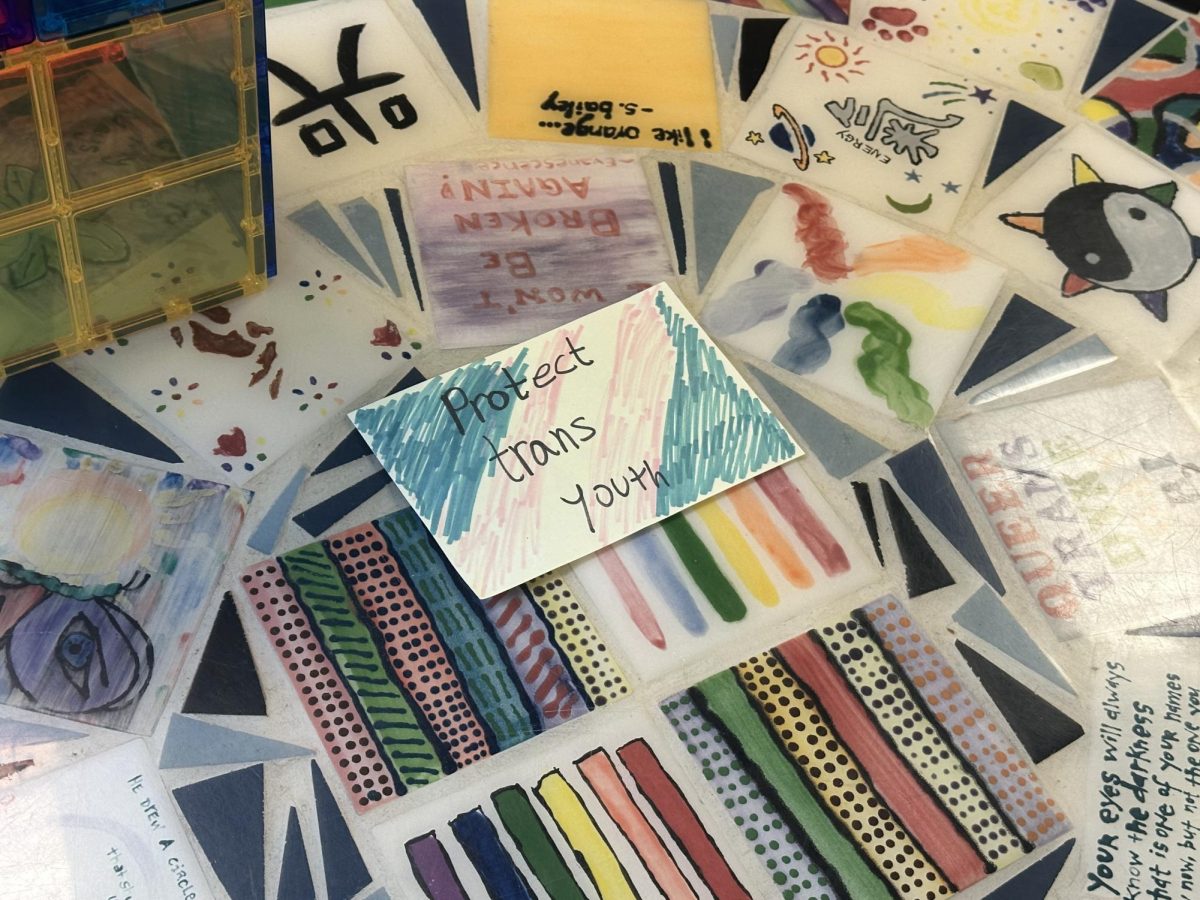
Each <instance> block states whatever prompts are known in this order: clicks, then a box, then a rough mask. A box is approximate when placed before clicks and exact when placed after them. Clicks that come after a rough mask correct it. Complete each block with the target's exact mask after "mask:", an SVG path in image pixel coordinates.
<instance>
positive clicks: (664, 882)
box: [575, 750, 696, 900]
mask: <svg viewBox="0 0 1200 900" xmlns="http://www.w3.org/2000/svg"><path fill="white" fill-rule="evenodd" d="M575 766H576V768H578V769H579V772H580V774H581V775H583V779H584V781H586V782H587V783H588V787H590V788H591V789H592V793H594V794H595V795H596V797H597V799H598V800H599V801H600V802H601V804H603V806H604V811H605V812H607V813H608V817H609V818H610V819H612V820H613V822H615V823H616V825H617V827H618V828H619V829H621V833H622V834H623V835H624V836H625V838H626V839H627V840H628V841H629V843H630V844H632V845H633V847H634V848H635V849H636V850H637V855H638V857H639V858H640V859H641V860H642V863H643V864H644V865H645V866H646V871H647V872H649V873H650V877H651V878H653V879H654V883H655V884H656V885H658V889H659V890H660V891H662V892H663V895H664V896H666V897H670V898H672V900H675V898H676V897H679V898H688V897H691V898H695V897H696V892H695V891H694V890H693V889H692V886H691V885H690V884H689V883H688V880H687V878H686V877H685V876H684V874H683V872H681V871H680V869H679V865H678V864H677V863H676V862H675V858H674V857H673V856H671V854H670V852H668V850H667V848H666V846H665V845H664V844H663V842H662V839H661V838H660V837H659V836H658V832H656V831H655V830H654V828H653V827H652V826H651V825H650V823H649V822H648V821H647V820H646V816H645V815H644V814H643V813H642V810H641V809H640V808H639V807H638V805H637V804H636V803H634V802H633V797H632V795H630V793H629V789H628V788H627V787H625V783H624V782H623V781H621V776H620V775H619V774H617V770H616V768H615V767H614V766H613V764H612V760H611V759H610V758H609V756H608V754H607V753H606V752H605V751H604V750H594V751H593V752H591V753H589V754H588V755H587V756H585V757H583V758H582V759H580V760H578V761H577V762H576V763H575Z"/></svg>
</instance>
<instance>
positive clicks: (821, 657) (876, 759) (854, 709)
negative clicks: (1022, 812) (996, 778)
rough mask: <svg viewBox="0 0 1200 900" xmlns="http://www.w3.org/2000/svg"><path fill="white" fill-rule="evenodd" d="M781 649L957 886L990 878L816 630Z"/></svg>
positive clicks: (876, 783)
mask: <svg viewBox="0 0 1200 900" xmlns="http://www.w3.org/2000/svg"><path fill="white" fill-rule="evenodd" d="M775 652H776V653H777V654H778V655H779V657H780V659H782V660H783V661H784V663H786V664H787V666H788V667H789V668H790V669H791V670H792V672H793V673H795V675H796V676H797V677H799V678H800V679H801V680H802V681H803V682H804V683H805V685H806V686H807V688H808V689H809V690H810V691H812V692H813V693H814V694H815V695H816V697H817V699H818V700H819V701H820V702H821V705H822V706H823V707H824V708H825V713H826V714H827V715H828V716H829V721H830V722H831V723H832V724H833V727H834V728H835V729H837V733H838V735H839V736H840V737H841V739H842V740H843V741H844V742H845V744H846V746H847V747H848V748H849V749H850V750H851V751H852V752H853V753H854V756H855V757H856V758H857V760H858V763H859V765H861V766H862V768H863V771H864V774H865V775H867V777H868V778H869V779H870V780H871V783H872V784H873V785H874V786H875V789H876V790H877V791H878V792H879V795H880V797H882V798H883V800H884V802H885V803H887V805H888V807H890V808H891V810H892V812H894V813H895V814H896V816H897V817H898V818H899V819H900V821H901V822H902V823H903V824H904V827H905V828H906V829H907V830H908V832H909V834H911V835H912V836H913V838H914V839H915V840H916V842H917V844H918V845H919V846H921V847H922V848H924V850H925V852H926V853H928V854H929V856H930V857H931V858H932V859H933V861H934V862H935V863H936V864H937V866H938V868H940V869H941V870H942V872H943V873H945V875H946V877H947V878H948V879H949V880H950V881H951V882H952V883H953V885H954V887H955V888H956V889H958V890H960V891H961V890H962V889H963V888H965V887H967V886H968V885H971V884H974V883H975V882H977V881H979V880H980V879H982V878H984V877H985V876H986V875H987V868H986V866H985V865H984V861H983V858H982V857H981V856H979V854H978V853H977V852H976V850H975V848H974V847H973V846H972V845H971V843H970V842H969V841H968V840H967V839H966V838H965V837H963V836H962V834H961V833H960V832H959V831H958V829H957V828H956V827H955V825H954V822H953V820H951V818H950V817H949V816H948V815H947V814H946V812H945V810H943V809H942V808H941V807H940V806H939V805H938V804H937V802H936V801H935V800H934V799H933V797H931V796H930V795H929V793H928V792H927V791H926V790H925V789H924V787H923V786H922V785H921V782H919V781H918V780H917V778H916V776H915V775H913V773H912V772H911V771H909V769H908V766H907V765H906V764H905V762H904V760H902V759H901V758H900V757H899V756H897V755H896V753H895V751H894V750H893V749H892V748H891V747H890V746H888V743H887V741H885V740H884V737H883V735H882V734H880V732H879V729H878V728H877V727H876V725H875V722H874V720H873V719H872V718H871V717H870V716H869V715H868V714H867V711H866V710H865V709H864V708H863V706H862V703H861V702H859V699H858V698H857V697H856V696H855V695H854V694H853V693H852V692H851V690H850V688H849V687H848V686H847V685H846V683H845V681H843V680H842V677H841V675H840V674H839V673H838V671H837V670H836V669H835V668H834V667H833V664H832V663H831V662H830V661H829V658H828V657H827V656H826V655H825V651H824V649H822V648H821V647H820V646H818V645H817V643H816V642H815V641H814V640H813V637H812V635H811V634H802V635H800V636H799V637H795V638H792V639H791V640H790V641H787V642H785V643H783V644H780V645H779V646H778V647H776V648H775Z"/></svg>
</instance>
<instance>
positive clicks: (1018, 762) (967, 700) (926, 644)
mask: <svg viewBox="0 0 1200 900" xmlns="http://www.w3.org/2000/svg"><path fill="white" fill-rule="evenodd" d="M864 610H865V612H866V615H867V618H868V620H869V621H870V623H871V627H872V629H873V630H874V632H875V634H876V636H877V637H878V638H879V640H880V642H881V643H882V644H883V646H884V649H886V650H887V651H888V652H889V653H891V654H892V655H893V657H894V658H895V659H896V661H897V662H898V663H899V664H900V666H901V668H903V669H904V671H905V673H906V674H907V675H908V678H909V681H910V682H911V683H912V685H913V687H914V688H915V689H916V690H918V691H920V693H921V697H922V698H923V699H924V701H925V705H926V707H927V708H928V709H929V711H930V712H931V713H932V714H933V716H934V718H936V719H937V721H938V722H939V723H940V724H941V725H942V727H943V728H944V729H945V730H946V732H947V733H948V734H949V735H950V738H951V740H953V741H954V743H955V744H956V745H957V746H958V748H959V750H961V751H962V754H963V756H965V757H966V759H967V762H968V763H970V764H971V765H973V766H974V767H975V769H976V770H977V771H978V772H979V774H980V775H981V776H982V777H983V779H984V780H985V781H986V782H987V785H988V789H989V790H990V791H991V792H992V796H994V797H995V798H996V800H997V801H999V803H1000V805H1001V807H1003V809H1004V811H1005V812H1006V813H1008V817H1009V819H1010V820H1011V821H1012V822H1013V824H1015V825H1016V827H1017V830H1018V831H1019V832H1020V833H1021V834H1022V835H1024V836H1025V839H1026V840H1027V841H1029V843H1031V844H1033V845H1034V846H1041V845H1042V844H1045V843H1047V842H1048V841H1051V840H1053V839H1054V838H1056V837H1058V836H1059V835H1060V834H1063V833H1064V832H1066V831H1068V830H1069V829H1070V827H1071V826H1070V823H1068V822H1067V817H1066V815H1064V814H1063V812H1062V811H1061V810H1059V809H1058V808H1057V807H1056V806H1055V803H1054V800H1053V799H1052V798H1050V797H1048V796H1047V795H1046V793H1045V791H1044V790H1042V785H1041V783H1040V782H1039V781H1038V779H1037V776H1036V775H1035V774H1034V771H1033V766H1032V765H1031V764H1030V762H1029V759H1028V758H1027V757H1026V756H1025V754H1024V752H1023V751H1021V750H1018V749H1017V748H1016V747H1015V746H1013V744H1012V743H1011V742H1010V741H1009V740H1008V738H1007V737H1006V736H1005V734H1004V732H1003V731H1001V730H1000V728H999V727H998V726H997V725H996V723H995V722H994V721H993V720H992V717H991V716H990V715H988V713H987V711H986V710H984V709H983V708H982V707H980V706H979V705H978V704H976V702H975V700H974V698H973V697H972V696H971V694H970V692H969V691H967V690H966V689H965V688H964V687H963V685H962V682H960V681H959V680H958V678H957V677H956V676H955V674H954V670H953V669H952V668H950V666H949V665H948V664H947V663H946V660H945V658H944V657H943V656H942V655H941V654H940V653H939V652H938V651H937V648H935V647H934V645H933V642H932V641H930V640H929V638H928V637H927V636H926V635H925V633H924V632H923V631H921V629H920V628H918V627H917V625H916V623H915V622H914V621H913V619H912V617H911V616H909V614H908V611H907V610H906V609H905V608H904V606H903V605H902V604H901V603H899V602H898V601H896V600H894V599H892V598H890V597H889V598H885V599H883V600H880V601H878V602H876V603H872V604H871V605H869V606H867V607H864Z"/></svg>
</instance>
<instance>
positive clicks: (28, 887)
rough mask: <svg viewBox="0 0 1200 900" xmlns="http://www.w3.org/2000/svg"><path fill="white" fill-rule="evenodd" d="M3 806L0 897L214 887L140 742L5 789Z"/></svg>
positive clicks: (159, 895)
mask: <svg viewBox="0 0 1200 900" xmlns="http://www.w3.org/2000/svg"><path fill="white" fill-rule="evenodd" d="M0 810H3V812H2V813H0V822H3V823H4V828H3V831H4V840H3V841H0V896H4V897H37V898H39V900H77V898H80V897H96V898H100V900H105V898H114V897H119V898H121V900H165V898H175V900H208V898H211V897H215V896H216V895H215V894H213V893H212V891H211V890H210V889H209V887H208V885H207V884H206V883H205V879H204V873H203V872H202V871H201V869H200V863H199V861H198V860H197V858H196V855H195V853H193V852H192V848H191V846H190V845H189V843H188V837H187V832H186V831H185V830H184V827H183V824H182V823H181V822H180V820H179V817H178V815H176V813H175V806H174V804H172V802H171V798H170V797H169V796H168V795H167V790H166V788H165V787H163V783H162V781H161V779H159V777H158V772H157V770H156V769H155V766H154V761H153V760H152V759H151V758H150V754H149V753H147V752H146V746H145V744H143V743H142V742H141V741H133V742H132V743H128V744H123V745H122V746H120V747H117V748H116V749H115V750H110V751H108V752H106V753H102V754H100V755H99V756H95V757H93V758H91V759H89V760H87V761H85V762H81V763H77V764H75V765H72V766H68V767H67V768H65V769H60V770H58V771H56V772H52V773H50V774H49V775H46V776H45V777H43V778H38V779H35V780H34V781H31V782H29V783H28V784H24V785H21V786H20V787H17V788H14V789H10V790H5V789H3V788H0Z"/></svg>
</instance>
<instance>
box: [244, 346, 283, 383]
mask: <svg viewBox="0 0 1200 900" xmlns="http://www.w3.org/2000/svg"><path fill="white" fill-rule="evenodd" d="M278 355H279V353H278V351H277V350H276V349H275V342H274V341H268V342H267V346H265V347H264V348H263V351H262V353H260V354H258V359H257V360H255V362H257V363H258V369H257V370H256V371H255V372H254V374H252V375H251V376H250V387H254V386H255V385H256V384H258V383H259V382H260V381H262V380H263V379H264V378H266V377H267V376H268V375H270V374H271V369H273V368H274V367H275V358H276V357H277V356H278ZM281 371H282V370H281Z"/></svg>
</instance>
